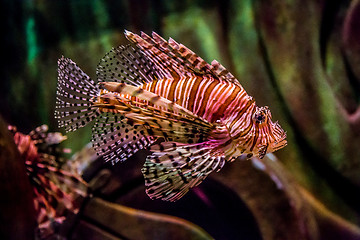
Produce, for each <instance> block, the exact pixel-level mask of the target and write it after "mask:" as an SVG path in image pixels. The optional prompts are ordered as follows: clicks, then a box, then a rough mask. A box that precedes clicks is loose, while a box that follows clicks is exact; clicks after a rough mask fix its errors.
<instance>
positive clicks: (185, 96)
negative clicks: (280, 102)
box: [55, 31, 286, 201]
mask: <svg viewBox="0 0 360 240" xmlns="http://www.w3.org/2000/svg"><path fill="white" fill-rule="evenodd" d="M125 35H126V37H127V38H128V40H129V41H130V42H131V43H133V44H134V47H133V46H131V45H127V46H119V47H117V48H114V49H112V50H111V51H110V52H109V53H107V54H106V55H105V57H104V58H103V59H101V61H100V63H99V65H98V68H97V80H98V81H99V84H96V83H95V81H93V80H91V78H90V77H89V76H87V75H86V74H85V73H84V72H83V71H82V70H81V69H80V68H79V67H78V66H77V65H76V64H75V63H74V62H72V61H71V60H70V59H65V58H61V59H60V60H59V84H58V98H57V99H58V102H57V109H56V111H55V113H56V117H57V118H58V119H59V123H60V126H65V128H66V129H67V130H70V131H71V130H76V129H77V128H79V127H82V126H85V125H86V124H87V123H88V122H91V121H92V120H95V124H94V127H93V139H92V141H93V146H94V148H95V149H96V151H97V153H98V154H100V155H103V156H104V159H105V160H107V161H111V162H117V161H124V160H126V159H127V158H129V157H130V156H131V155H133V154H134V153H135V152H136V151H138V150H139V149H142V148H150V150H151V151H152V154H151V155H149V156H148V157H147V159H146V162H145V165H144V168H143V169H142V172H143V174H144V177H145V184H146V187H147V193H148V195H149V196H150V197H151V198H161V199H163V200H170V201H175V200H177V199H179V198H181V197H182V196H183V195H184V194H185V193H186V192H187V191H188V190H189V189H190V188H192V187H194V186H196V185H198V184H199V183H200V182H201V181H202V180H204V179H205V178H206V176H207V175H209V174H210V173H211V172H213V171H218V170H220V169H221V168H222V166H223V165H224V163H225V161H226V160H227V161H232V160H234V159H236V158H237V157H240V156H242V155H243V156H245V157H247V158H250V157H252V156H258V157H260V158H262V157H263V156H264V155H265V154H266V153H268V152H273V151H276V150H278V149H280V148H282V147H284V146H285V145H286V134H285V132H284V130H283V129H282V128H281V127H280V125H279V124H278V123H277V122H275V123H273V122H272V120H271V113H270V110H269V109H268V107H258V106H256V104H255V100H254V99H253V98H252V97H251V96H249V95H248V94H247V93H246V92H245V90H244V88H243V87H242V86H241V84H240V83H239V81H238V80H237V79H236V78H235V77H234V76H233V75H232V74H231V73H230V72H229V71H227V70H226V69H225V68H224V67H223V66H222V65H221V64H220V63H218V62H217V61H215V60H214V61H213V62H212V63H211V64H208V63H207V62H205V61H204V60H203V59H201V58H200V57H199V56H197V55H196V54H195V53H194V52H192V51H191V50H189V49H188V48H186V47H185V46H184V45H182V44H179V43H177V42H175V41H174V40H173V39H171V38H170V39H169V40H168V41H166V40H164V39H163V38H161V37H160V36H159V35H157V34H156V33H153V34H152V37H150V36H148V35H146V34H144V33H142V34H141V36H139V35H136V34H133V33H131V32H128V31H126V32H125ZM160 139H162V140H163V141H164V142H163V143H158V142H156V141H157V140H160Z"/></svg>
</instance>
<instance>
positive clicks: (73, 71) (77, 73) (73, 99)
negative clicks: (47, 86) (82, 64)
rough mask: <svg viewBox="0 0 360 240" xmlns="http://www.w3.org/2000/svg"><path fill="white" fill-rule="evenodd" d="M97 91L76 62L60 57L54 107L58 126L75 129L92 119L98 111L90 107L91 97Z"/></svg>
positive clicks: (96, 86)
mask: <svg viewBox="0 0 360 240" xmlns="http://www.w3.org/2000/svg"><path fill="white" fill-rule="evenodd" d="M98 92H99V86H98V85H97V84H96V83H95V82H94V81H93V80H91V78H90V77H89V76H88V75H86V73H84V72H83V71H82V70H81V69H80V68H79V67H78V66H77V65H76V63H74V62H73V61H72V60H71V59H69V58H64V57H62V58H60V59H59V61H58V86H57V97H56V100H57V101H56V107H55V118H57V119H58V122H59V127H65V130H66V131H75V130H76V129H78V128H80V127H83V126H85V125H86V124H87V123H88V122H91V121H92V120H94V119H95V117H96V116H97V115H98V113H97V111H96V108H92V103H91V99H92V98H93V97H94V96H97V94H98Z"/></svg>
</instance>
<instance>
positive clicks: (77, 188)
mask: <svg viewBox="0 0 360 240" xmlns="http://www.w3.org/2000/svg"><path fill="white" fill-rule="evenodd" d="M8 129H9V130H10V131H11V132H12V133H13V134H14V142H15V144H16V145H17V148H18V150H19V152H20V154H21V156H22V157H23V158H24V160H25V166H26V172H27V174H28V176H29V179H30V183H31V185H32V186H33V191H34V207H35V210H36V213H37V222H38V229H37V230H38V237H39V238H40V239H47V238H48V237H54V235H53V234H56V231H57V230H56V229H57V225H58V224H61V223H62V222H63V221H64V220H65V218H66V215H67V214H68V213H69V212H72V213H74V214H76V213H77V212H78V211H79V208H80V204H81V197H83V198H84V197H86V196H87V195H88V186H87V183H86V182H85V181H83V180H82V179H81V178H80V177H79V176H76V175H74V174H73V173H70V172H68V171H65V170H62V169H60V165H59V164H60V162H61V161H60V159H58V158H57V157H56V156H55V155H56V151H55V150H56V148H55V147H56V146H57V144H59V143H60V142H62V141H63V140H65V139H66V136H63V135H62V134H61V133H49V132H47V130H48V127H47V126H46V125H42V126H40V127H37V128H36V129H34V130H33V131H31V132H30V133H29V134H28V135H25V134H22V133H20V132H18V131H17V129H16V127H14V126H11V125H9V126H8ZM53 154H55V155H53Z"/></svg>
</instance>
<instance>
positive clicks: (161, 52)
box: [125, 30, 241, 86]
mask: <svg viewBox="0 0 360 240" xmlns="http://www.w3.org/2000/svg"><path fill="white" fill-rule="evenodd" d="M125 35H126V37H127V39H128V40H129V41H130V42H132V43H133V44H135V45H136V46H137V47H139V48H140V49H141V50H143V52H144V54H146V55H147V56H149V59H150V60H151V59H152V58H153V59H156V58H161V59H163V61H164V62H165V63H166V64H164V63H162V62H161V61H159V60H158V59H157V60H156V61H155V62H154V64H155V65H159V64H160V65H163V67H164V68H166V67H167V66H168V65H169V63H172V64H171V66H173V68H174V66H176V67H177V68H178V69H180V70H181V71H182V72H183V73H184V74H187V73H186V72H192V73H194V74H200V75H211V76H213V77H216V78H219V79H221V80H224V81H228V82H231V83H233V84H236V85H238V86H241V84H240V83H239V81H238V80H237V79H236V78H235V77H234V76H233V75H232V74H231V73H230V72H229V71H228V70H226V68H225V67H224V66H222V65H221V64H220V63H218V62H217V61H216V60H214V61H213V62H212V63H211V64H209V63H207V62H206V61H205V60H203V59H202V58H201V57H199V56H198V55H197V54H196V53H194V52H193V51H191V50H190V49H189V48H187V47H186V46H184V45H183V44H179V43H177V42H176V41H175V40H173V39H172V38H169V40H168V41H166V40H164V39H163V38H162V37H160V36H159V35H158V34H157V33H155V32H153V33H152V38H151V37H149V36H148V35H146V34H145V33H141V36H139V35H137V34H134V33H132V32H129V31H126V30H125Z"/></svg>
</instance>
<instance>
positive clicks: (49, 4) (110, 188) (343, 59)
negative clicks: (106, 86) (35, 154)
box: [0, 0, 360, 239]
mask: <svg viewBox="0 0 360 240" xmlns="http://www.w3.org/2000/svg"><path fill="white" fill-rule="evenodd" d="M0 11H1V18H2V19H1V25H2V29H3V36H2V44H1V45H2V59H3V62H2V64H1V68H2V69H1V81H0V89H1V90H0V91H1V93H0V102H1V104H0V115H1V118H3V120H4V121H5V122H7V123H9V124H12V125H15V126H17V128H18V129H19V130H21V131H22V132H24V133H28V132H29V131H31V130H32V129H34V128H35V127H37V126H39V125H41V124H47V125H48V126H49V129H50V130H52V131H63V130H59V129H58V127H57V122H56V121H55V118H54V109H55V98H56V84H57V60H58V59H59V58H60V57H61V56H62V55H63V56H65V57H68V58H71V59H72V60H74V61H75V62H76V63H77V64H78V65H79V66H80V67H81V68H82V69H83V70H84V72H86V73H87V74H88V75H89V76H90V77H92V78H95V76H96V75H95V71H96V67H97V64H98V62H99V60H100V59H101V58H102V57H103V56H104V55H105V53H107V52H108V51H109V50H110V49H111V48H112V47H116V46H118V45H121V44H127V43H128V42H127V40H126V39H125V37H124V35H123V32H124V29H127V30H130V31H132V32H134V33H139V32H140V31H144V32H145V33H148V34H150V33H151V32H152V31H155V32H157V33H158V34H160V35H161V36H163V37H164V38H165V39H167V38H169V37H172V38H173V39H175V40H176V41H177V42H179V43H182V44H184V45H185V46H187V47H188V48H190V49H191V50H193V51H194V52H195V53H197V54H198V55H199V56H201V57H202V58H203V59H204V60H206V61H208V62H211V61H212V60H213V59H216V60H218V61H219V62H220V63H222V64H223V65H224V66H225V67H226V68H227V69H228V70H229V71H230V72H232V73H233V75H234V76H235V77H237V78H238V79H239V81H240V83H241V84H242V85H243V86H244V88H245V89H246V91H247V92H248V94H249V95H251V96H253V97H254V98H255V99H256V101H257V104H258V105H260V106H265V105H267V106H269V107H270V109H271V110H272V116H273V119H278V120H279V123H280V124H281V125H282V126H283V128H284V129H285V131H287V136H288V146H287V147H285V148H284V149H282V150H280V151H278V152H276V153H275V154H273V155H269V156H267V157H266V158H265V159H264V160H263V161H262V162H261V161H260V160H253V161H246V162H245V161H236V162H233V163H230V164H227V165H226V166H225V168H224V169H223V170H222V171H221V172H220V173H216V174H212V175H211V176H210V177H209V179H207V180H206V181H205V182H204V183H203V184H202V185H201V186H199V187H198V188H197V189H195V190H194V191H193V192H191V193H189V194H188V195H187V196H185V197H184V199H182V200H180V201H179V202H176V203H167V202H161V201H160V200H156V201H151V200H150V199H148V197H147V196H146V195H145V192H144V187H143V179H142V175H141V172H140V168H141V166H142V164H143V161H144V159H145V156H146V152H141V153H139V154H137V155H136V156H134V157H133V158H132V159H129V160H128V161H126V162H125V163H122V164H117V165H115V166H113V167H112V166H110V165H109V164H107V165H106V164H104V166H103V165H101V164H99V163H98V165H97V166H96V168H95V169H96V170H93V172H91V169H90V170H89V172H90V173H89V172H88V173H87V174H88V175H87V176H85V177H84V178H86V177H88V178H89V179H90V178H93V177H94V176H95V175H96V173H95V172H96V171H100V170H99V169H102V168H105V169H107V170H108V171H110V172H111V173H109V174H110V175H111V177H110V178H109V179H110V180H108V182H107V183H106V187H104V188H103V189H100V190H98V193H97V195H96V194H95V195H96V196H97V197H99V199H105V200H106V201H108V202H113V203H117V204H119V205H120V204H121V205H125V206H129V207H132V208H135V209H142V210H147V211H151V212H159V213H164V214H167V215H169V219H171V217H170V216H177V217H181V218H184V219H186V220H188V221H191V222H192V223H194V224H196V225H198V226H200V227H201V228H203V229H204V230H205V231H206V232H207V233H208V234H210V235H211V236H212V237H213V238H215V239H359V238H360V230H359V227H358V226H359V224H360V105H359V103H360V1H358V0H353V1H337V2H335V1H314V0H305V1H300V0H289V1H280V0H274V1H258V0H244V1H236V0H224V1H215V0H207V1H205V0H203V1H190V0H184V1H166V0H129V1H115V0H108V1H100V0H94V1H86V0H73V1H71V0H66V1H65V0H51V1H50V0H48V1H45V0H43V1H25V0H24V1H19V0H17V1H4V0H3V1H1V10H0ZM67 136H68V140H66V141H65V142H64V144H63V145H64V147H66V148H71V149H72V151H73V153H75V152H77V151H79V150H81V149H82V148H83V147H84V146H85V145H86V144H87V143H88V142H89V141H90V139H91V127H85V128H83V129H80V130H78V131H76V132H75V133H69V134H67ZM100 165H101V166H100ZM1 166H2V167H1V171H6V166H3V165H1ZM93 168H94V167H93ZM14 191H15V190H14ZM200 196H203V198H201V197H200ZM6 203H7V202H6V201H3V204H2V205H3V206H2V207H1V208H4V207H6ZM96 203H97V204H98V205H99V206H98V205H96V204H93V205H91V204H90V205H89V206H87V207H92V210H88V211H89V212H91V211H92V212H93V215H90V216H86V217H84V219H81V220H79V221H88V222H90V223H91V225H92V226H96V228H99V229H101V231H104V232H106V233H107V234H108V235H106V236H113V237H114V238H111V237H109V238H108V239H135V238H132V237H131V236H133V235H131V234H130V235H126V234H127V233H126V230H125V228H126V227H128V226H123V225H121V223H117V222H115V221H112V220H111V219H110V220H109V219H107V218H106V217H105V216H104V215H101V214H100V213H101V212H102V211H103V209H105V207H104V208H103V209H102V208H101V206H108V205H107V203H103V202H101V200H98V202H96ZM114 211H115V210H114ZM119 211H120V210H119ZM110 212H111V211H110ZM97 213H99V214H100V215H96V214H97ZM109 214H111V213H109ZM85 215H86V214H85ZM20 217H21V216H20ZM89 219H92V220H89ZM1 221H2V223H4V222H6V216H2V218H1ZM169 221H171V220H169ZM112 224H115V225H114V226H112ZM116 224H119V225H116ZM81 226H83V225H81ZM86 226H88V225H86ZM122 227H123V229H122ZM137 227H138V233H139V232H143V235H141V237H140V238H142V237H143V238H144V239H145V236H146V233H147V231H148V232H151V230H149V229H154V228H155V227H156V228H158V227H159V226H157V225H156V223H153V222H150V221H149V222H148V223H145V224H144V225H138V226H137ZM89 228H91V227H89ZM94 229H95V228H94ZM114 229H115V230H114ZM144 229H147V230H146V231H145V230H144ZM8 231H11V229H8ZM87 231H88V230H87ZM99 231H100V230H99ZM101 231H100V232H101ZM166 231H170V230H169V229H164V230H163V234H165V232H166ZM171 231H173V234H175V235H176V231H177V230H171ZM69 232H70V233H69ZM85 232H86V231H85ZM80 233H81V228H80V227H79V228H78V229H76V228H75V229H74V228H72V229H71V230H69V231H68V233H67V234H68V237H69V236H71V237H70V238H74V239H90V237H86V238H83V237H84V235H81V234H80ZM71 234H72V235H71ZM159 234H160V235H158V236H161V234H162V232H161V231H160V233H159ZM94 236H95V235H94ZM94 236H93V237H94ZM164 236H165V235H164ZM179 236H180V235H179ZM194 236H195V234H194ZM93 239H96V238H93ZM103 239H105V237H103ZM137 239H139V238H137ZM158 239H166V238H161V237H159V238H158ZM174 239H175V238H174ZM179 239H181V238H179ZM194 239H196V238H195V237H194ZM200 239H201V238H200ZM202 239H207V238H206V237H205V236H203V238H202Z"/></svg>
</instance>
